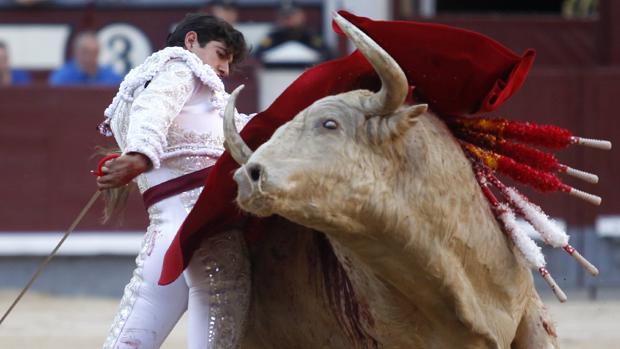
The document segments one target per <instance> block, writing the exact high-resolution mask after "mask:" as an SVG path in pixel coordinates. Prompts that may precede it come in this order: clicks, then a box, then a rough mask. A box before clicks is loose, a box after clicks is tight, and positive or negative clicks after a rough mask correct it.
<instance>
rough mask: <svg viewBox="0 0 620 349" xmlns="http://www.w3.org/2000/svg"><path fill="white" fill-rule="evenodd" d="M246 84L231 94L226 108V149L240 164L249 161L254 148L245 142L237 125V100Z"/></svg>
mask: <svg viewBox="0 0 620 349" xmlns="http://www.w3.org/2000/svg"><path fill="white" fill-rule="evenodd" d="M243 87H244V85H241V86H239V87H237V88H236V89H235V90H234V91H233V93H231V94H230V98H229V99H228V104H226V109H225V110H224V137H226V142H225V145H226V150H228V152H229V153H230V155H231V156H232V157H233V159H235V161H236V162H237V163H238V164H239V165H245V163H246V162H248V159H249V158H250V156H252V150H250V147H248V146H247V144H245V142H244V141H243V139H241V136H240V135H239V131H237V126H236V125H235V102H236V101H237V96H238V95H239V92H241V90H242V89H243Z"/></svg>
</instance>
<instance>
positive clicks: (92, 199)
mask: <svg viewBox="0 0 620 349" xmlns="http://www.w3.org/2000/svg"><path fill="white" fill-rule="evenodd" d="M118 156H119V155H118V154H112V155H107V156H105V157H104V158H103V159H101V160H100V161H99V164H98V165H97V171H96V172H94V174H95V175H97V176H101V175H103V173H102V172H101V167H103V164H104V163H105V162H106V161H108V160H110V159H114V158H117V157H118ZM100 195H101V191H100V190H97V191H95V193H94V194H93V195H92V196H91V197H90V200H88V202H87V203H86V205H84V207H82V210H81V211H80V214H78V216H77V217H76V218H75V219H74V220H73V223H71V225H70V226H69V229H67V231H66V232H65V234H64V235H63V237H62V239H60V241H59V242H58V244H56V247H54V249H53V250H52V252H51V253H50V254H49V256H47V258H45V260H44V261H43V262H42V263H41V264H40V265H39V268H38V269H37V271H36V272H35V273H34V275H32V278H30V281H28V283H27V284H26V286H24V288H23V289H22V290H21V292H20V293H19V295H18V296H17V298H15V300H14V301H13V303H12V304H11V306H10V307H9V309H8V310H7V311H6V312H5V313H4V315H2V318H1V319H0V325H2V323H3V322H4V320H5V319H6V318H7V317H8V316H9V314H10V313H11V311H12V310H13V308H15V306H16V305H17V303H18V302H19V301H20V299H21V298H22V297H23V296H24V294H26V292H28V289H29V288H30V286H32V284H33V283H34V281H35V280H36V279H37V278H38V277H39V275H40V274H41V273H42V272H43V270H44V269H45V267H47V265H48V264H49V262H50V261H51V260H52V258H54V256H56V253H57V252H58V250H59V249H60V246H62V244H63V243H64V242H65V240H67V238H68V237H69V234H71V232H73V230H74V229H75V227H76V226H77V225H78V224H80V222H81V221H82V218H84V216H85V215H86V213H88V211H89V210H90V208H91V207H92V206H93V204H94V203H95V202H96V201H97V199H98V198H99V196H100Z"/></svg>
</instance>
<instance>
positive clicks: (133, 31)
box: [97, 23, 153, 76]
mask: <svg viewBox="0 0 620 349" xmlns="http://www.w3.org/2000/svg"><path fill="white" fill-rule="evenodd" d="M97 37H98V39H99V43H100V45H101V53H100V55H99V60H100V63H101V64H104V65H110V66H112V68H113V69H114V70H115V71H116V72H117V73H118V74H120V75H121V76H123V75H125V74H127V72H128V71H129V70H130V69H131V68H133V67H135V66H137V65H138V64H141V63H142V62H144V60H145V59H146V58H147V57H148V56H149V55H150V54H151V53H153V48H152V45H151V42H150V40H149V38H148V37H147V36H146V35H145V34H144V33H143V32H142V31H141V30H140V29H139V28H137V27H135V26H133V25H131V24H127V23H113V24H108V25H106V26H105V27H103V28H101V29H100V30H99V31H98V32H97Z"/></svg>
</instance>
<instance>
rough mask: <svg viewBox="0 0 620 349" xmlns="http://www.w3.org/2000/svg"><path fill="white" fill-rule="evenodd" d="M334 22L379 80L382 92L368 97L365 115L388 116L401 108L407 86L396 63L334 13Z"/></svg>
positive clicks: (403, 74) (375, 44)
mask: <svg viewBox="0 0 620 349" xmlns="http://www.w3.org/2000/svg"><path fill="white" fill-rule="evenodd" d="M334 20H335V21H336V23H338V26H339V27H340V28H341V29H342V30H343V31H344V32H345V33H346V34H347V36H348V37H349V39H351V41H353V43H354V44H355V46H356V47H357V48H358V49H359V50H360V52H362V54H363V55H364V57H366V59H367V60H368V62H370V64H371V65H372V66H373V68H374V69H375V71H376V72H377V74H379V77H380V78H381V90H379V92H377V93H375V94H373V96H372V97H370V98H368V99H367V100H366V101H365V103H367V104H365V105H363V109H364V111H365V112H366V113H368V114H372V115H381V116H383V115H388V114H390V113H392V112H394V111H395V110H396V109H397V108H398V107H400V106H401V105H402V104H403V102H405V98H406V97H407V90H408V87H409V84H408V82H407V77H406V76H405V73H404V72H403V70H402V69H401V68H400V66H399V65H398V63H396V61H395V60H394V58H392V57H391V56H390V55H389V54H388V53H387V52H385V50H384V49H383V48H381V46H379V45H378V44H377V43H376V42H375V41H374V40H372V39H371V38H370V37H369V36H368V35H366V33H364V32H363V31H361V30H360V29H359V28H357V27H356V26H354V25H353V24H351V22H349V21H347V20H346V19H345V18H344V17H342V16H341V15H339V14H337V13H335V14H334Z"/></svg>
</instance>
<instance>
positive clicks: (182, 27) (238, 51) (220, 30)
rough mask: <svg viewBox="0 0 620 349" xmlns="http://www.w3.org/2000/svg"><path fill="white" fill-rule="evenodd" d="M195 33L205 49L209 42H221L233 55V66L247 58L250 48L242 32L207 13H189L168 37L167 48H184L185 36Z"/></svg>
mask: <svg viewBox="0 0 620 349" xmlns="http://www.w3.org/2000/svg"><path fill="white" fill-rule="evenodd" d="M190 31H195V32H196V33H197V34H198V43H199V44H200V47H204V46H205V45H206V44H207V43H208V42H209V41H214V40H215V41H221V42H223V43H224V44H226V47H227V48H228V49H229V50H230V53H231V54H232V55H233V61H232V65H233V66H235V65H238V64H239V63H241V62H242V61H243V60H244V59H245V58H246V56H247V53H248V47H247V44H246V42H245V38H244V37H243V34H241V32H240V31H238V30H237V29H235V28H233V26H232V25H230V23H228V22H226V21H224V20H222V19H219V18H217V17H214V16H211V15H207V14H205V13H189V14H187V15H186V16H185V18H183V20H182V21H181V22H179V23H178V24H177V25H176V27H175V28H174V31H173V32H172V33H170V34H169V35H168V39H167V40H166V47H172V46H179V47H184V45H185V35H186V34H187V33H188V32H190Z"/></svg>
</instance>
